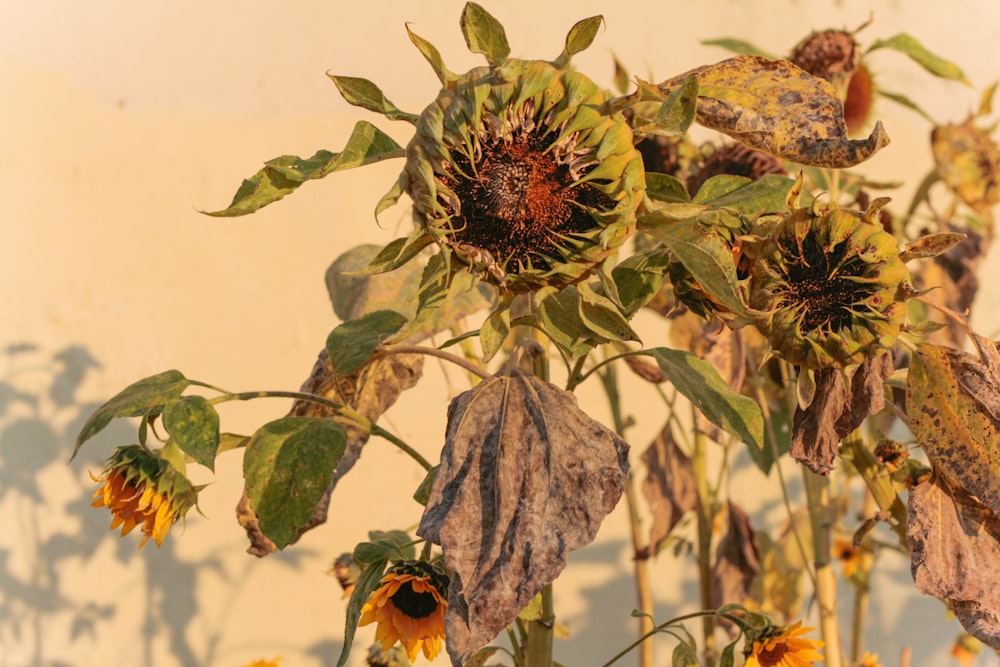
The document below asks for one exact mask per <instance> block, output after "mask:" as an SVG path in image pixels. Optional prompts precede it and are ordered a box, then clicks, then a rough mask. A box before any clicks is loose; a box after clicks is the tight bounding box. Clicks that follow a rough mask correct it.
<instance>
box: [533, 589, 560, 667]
mask: <svg viewBox="0 0 1000 667" xmlns="http://www.w3.org/2000/svg"><path fill="white" fill-rule="evenodd" d="M541 596H542V614H541V617H540V618H539V619H538V620H535V621H529V622H528V646H527V648H526V650H525V656H526V657H527V659H528V667H552V636H553V634H554V632H553V631H554V629H555V625H556V614H555V609H554V608H553V604H552V584H551V583H548V584H545V585H544V586H542V592H541Z"/></svg>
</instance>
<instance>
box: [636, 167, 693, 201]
mask: <svg viewBox="0 0 1000 667" xmlns="http://www.w3.org/2000/svg"><path fill="white" fill-rule="evenodd" d="M646 194H647V195H649V196H650V197H651V198H653V199H656V200H658V201H663V202H676V203H688V202H690V201H691V195H689V194H688V191H687V188H686V187H684V184H683V183H682V182H681V181H680V180H679V179H678V178H676V177H675V176H671V175H670V174H661V173H659V172H657V171H647V172H646Z"/></svg>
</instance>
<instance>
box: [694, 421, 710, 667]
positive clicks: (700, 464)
mask: <svg viewBox="0 0 1000 667" xmlns="http://www.w3.org/2000/svg"><path fill="white" fill-rule="evenodd" d="M692 409H693V408H692ZM695 419H696V420H697V416H695ZM707 450H708V447H707V438H706V437H705V435H704V434H703V433H701V432H700V431H698V430H695V433H694V451H693V453H692V456H691V465H692V467H693V469H694V478H695V487H696V488H697V491H698V508H697V518H698V584H699V586H698V590H699V592H700V595H701V606H702V608H705V609H707V608H709V607H711V606H712V602H713V600H712V559H711V556H712V554H711V550H712V504H713V499H712V492H711V489H710V488H709V483H708V451H707ZM702 635H703V644H702V648H703V654H704V656H705V666H706V667H712V666H713V665H715V653H716V650H715V623H714V622H713V619H711V618H708V617H705V618H704V619H703V620H702Z"/></svg>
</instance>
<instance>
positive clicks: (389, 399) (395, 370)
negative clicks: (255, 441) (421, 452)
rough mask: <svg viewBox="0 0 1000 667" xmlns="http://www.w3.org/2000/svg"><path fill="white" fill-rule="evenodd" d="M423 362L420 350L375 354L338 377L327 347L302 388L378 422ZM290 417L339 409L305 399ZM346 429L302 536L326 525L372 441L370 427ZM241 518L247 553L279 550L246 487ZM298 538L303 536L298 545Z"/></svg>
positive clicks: (412, 381)
mask: <svg viewBox="0 0 1000 667" xmlns="http://www.w3.org/2000/svg"><path fill="white" fill-rule="evenodd" d="M423 366H424V359H423V357H422V356H420V355H418V354H391V355H386V356H373V357H372V358H371V359H369V360H368V361H367V362H365V364H364V365H363V366H362V367H361V368H359V369H358V370H357V371H356V372H355V373H353V374H352V375H349V376H337V375H335V374H334V373H333V368H332V367H331V365H330V357H329V355H327V352H326V350H323V351H322V352H320V354H319V358H318V359H317V360H316V363H315V364H314V365H313V370H312V374H310V376H309V378H308V379H307V380H306V381H305V382H304V383H303V384H302V387H301V389H300V391H302V392H304V393H307V394H313V395H315V396H322V397H324V398H328V399H331V400H333V401H337V402H338V403H343V404H346V405H349V406H350V407H352V408H354V409H355V410H357V411H358V412H359V413H361V414H362V415H364V416H365V417H366V418H367V419H369V420H371V421H372V422H374V421H376V420H377V419H378V418H379V416H380V415H381V414H382V413H383V412H385V411H386V410H388V409H389V408H390V407H391V406H392V404H393V403H395V402H396V399H398V398H399V395H400V394H401V393H403V392H404V391H405V390H407V389H409V388H410V387H412V386H414V385H415V384H416V383H417V380H419V379H420V376H421V374H422V372H423ZM288 416H289V417H334V418H336V417H337V413H336V412H335V411H334V410H333V409H332V408H329V407H326V406H323V405H319V404H317V403H310V402H309V401H301V400H299V401H295V403H294V404H293V405H292V409H291V410H290V411H289V413H288ZM344 430H345V431H346V432H347V448H346V450H345V452H344V456H343V457H342V458H341V459H340V462H339V463H338V464H337V467H336V469H335V470H334V471H333V476H332V478H331V479H330V486H329V487H327V489H326V493H325V494H324V495H323V498H322V500H320V502H319V503H318V504H317V505H316V509H315V510H314V511H313V515H312V517H311V518H310V519H309V521H308V522H307V523H306V524H305V525H304V526H303V527H302V528H301V529H300V530H299V537H301V536H302V534H303V533H305V532H306V531H308V530H311V529H313V528H315V527H316V526H319V525H322V524H323V523H326V517H327V511H328V509H329V505H330V494H331V493H332V492H333V489H334V487H335V486H336V485H337V482H338V481H339V480H340V478H341V477H343V476H344V475H346V474H347V472H348V471H349V470H350V469H351V468H352V467H354V464H355V463H356V462H357V460H358V457H360V456H361V448H362V447H363V446H364V444H365V443H366V442H368V433H366V432H365V431H361V430H359V429H357V428H355V427H354V426H350V425H346V426H345V427H344ZM236 518H237V520H238V521H239V523H240V525H241V526H243V529H244V530H246V532H247V537H248V538H249V539H250V546H249V547H248V548H247V553H250V554H253V555H254V556H259V557H262V556H266V555H268V554H269V553H272V552H274V551H277V550H278V549H277V546H275V544H274V543H273V542H272V541H271V540H269V539H268V538H267V536H266V535H264V533H262V532H261V530H260V526H259V524H258V522H257V516H256V514H254V511H253V509H252V508H251V507H250V502H249V499H248V498H247V493H246V490H244V491H243V496H242V497H241V498H240V501H239V503H238V504H237V506H236ZM297 540H298V537H296V539H295V540H293V543H294V542H295V541H297Z"/></svg>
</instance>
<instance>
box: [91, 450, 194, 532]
mask: <svg viewBox="0 0 1000 667" xmlns="http://www.w3.org/2000/svg"><path fill="white" fill-rule="evenodd" d="M90 477H91V479H93V480H94V481H95V482H100V483H101V487H100V488H98V489H97V491H95V492H94V494H93V496H91V497H92V498H96V500H94V501H93V502H92V503H91V505H92V506H93V507H107V508H109V509H110V510H111V514H112V516H113V518H112V520H111V529H112V530H114V529H115V528H118V526H121V529H122V532H121V534H122V536H125V535H128V534H129V533H130V532H132V529H133V528H135V527H136V526H142V532H143V533H145V535H144V536H143V538H142V541H141V542H139V548H142V546H143V545H144V544H145V543H146V542H147V540H149V538H150V537H152V538H153V539H154V540H155V541H156V546H161V545H162V544H163V540H164V538H165V537H166V536H167V531H168V530H170V527H171V526H173V525H174V524H175V523H176V522H177V520H178V519H180V518H181V517H183V516H184V515H185V514H187V512H188V510H190V509H191V508H192V507H193V506H194V505H195V502H196V499H197V491H196V490H195V488H194V487H193V486H192V485H191V483H190V482H189V481H188V479H187V478H186V477H184V475H182V474H181V473H180V472H179V471H178V470H177V469H176V468H174V467H173V466H172V465H171V464H170V463H169V462H167V461H165V460H164V459H162V458H160V457H159V456H157V455H156V454H154V453H152V452H150V451H148V450H146V449H144V448H142V447H140V446H139V445H129V446H127V447H119V448H118V450H117V451H116V452H115V453H114V454H113V455H112V456H111V458H110V459H108V463H107V465H106V466H105V468H104V470H103V472H101V475H100V476H99V477H94V475H91V476H90Z"/></svg>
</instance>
